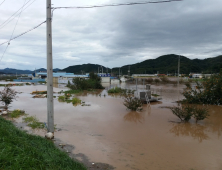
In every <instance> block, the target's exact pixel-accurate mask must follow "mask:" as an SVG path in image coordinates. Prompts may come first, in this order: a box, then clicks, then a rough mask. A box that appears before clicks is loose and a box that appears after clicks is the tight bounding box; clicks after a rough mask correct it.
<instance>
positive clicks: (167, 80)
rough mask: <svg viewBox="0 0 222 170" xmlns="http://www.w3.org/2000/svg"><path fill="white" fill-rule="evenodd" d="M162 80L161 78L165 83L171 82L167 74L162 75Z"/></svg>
mask: <svg viewBox="0 0 222 170" xmlns="http://www.w3.org/2000/svg"><path fill="white" fill-rule="evenodd" d="M160 80H161V81H162V82H163V83H169V82H170V80H169V79H168V78H167V77H166V76H164V77H160Z"/></svg>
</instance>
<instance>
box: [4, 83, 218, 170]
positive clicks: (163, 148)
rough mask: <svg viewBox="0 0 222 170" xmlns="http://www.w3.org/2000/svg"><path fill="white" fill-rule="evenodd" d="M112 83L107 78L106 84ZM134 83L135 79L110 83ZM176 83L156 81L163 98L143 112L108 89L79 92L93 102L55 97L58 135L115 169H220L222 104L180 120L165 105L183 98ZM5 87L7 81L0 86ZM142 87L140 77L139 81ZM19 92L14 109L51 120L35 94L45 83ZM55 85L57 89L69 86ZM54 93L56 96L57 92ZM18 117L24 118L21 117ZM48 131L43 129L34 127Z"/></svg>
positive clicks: (43, 101)
mask: <svg viewBox="0 0 222 170" xmlns="http://www.w3.org/2000/svg"><path fill="white" fill-rule="evenodd" d="M104 86H105V87H106V88H107V89H108V88H111V87H110V85H109V84H104ZM111 86H112V87H113V86H121V87H123V88H128V89H136V85H135V84H130V83H122V84H120V85H119V84H112V85H111ZM184 87H185V86H183V85H181V86H180V87H179V88H178V87H177V86H174V85H152V86H151V90H152V91H153V93H155V94H159V95H160V97H162V101H161V102H154V103H151V106H148V105H146V104H144V105H143V111H142V112H132V111H129V110H126V107H125V106H124V105H123V98H122V97H121V96H119V95H108V94H107V90H106V89H105V90H102V91H97V92H86V93H83V94H80V95H78V97H79V98H80V99H81V100H82V101H84V102H85V103H87V104H90V106H81V105H78V106H73V105H72V104H71V103H66V102H59V101H58V99H57V98H54V117H55V124H56V128H57V129H60V130H59V131H56V132H55V138H58V139H60V140H61V141H62V142H64V143H66V144H69V145H73V146H74V147H75V149H74V150H73V153H74V154H78V153H81V154H84V155H86V156H87V157H88V158H89V160H90V161H91V162H101V163H107V164H110V165H112V166H113V167H115V169H117V170H131V169H132V170H149V169H152V170H209V169H210V170H221V169H222V145H221V143H222V136H221V131H222V107H220V106H208V109H209V113H210V117H209V118H208V119H205V120H204V121H200V122H198V123H197V124H196V123H195V121H194V120H191V121H190V122H189V123H180V121H179V119H178V118H177V117H176V116H174V115H173V114H172V112H171V111H170V110H169V109H167V108H166V107H167V106H176V105H177V103H176V101H177V100H180V99H182V98H183V96H182V95H181V92H182V91H183V88H184ZM1 88H3V87H1ZM137 88H138V89H143V88H144V85H143V84H142V83H141V84H139V85H138V86H137ZM13 89H16V91H18V92H22V93H20V94H18V96H19V97H18V98H17V100H16V101H14V102H13V103H12V104H11V106H12V107H11V108H10V109H24V110H25V111H26V112H27V113H28V114H29V115H31V116H34V115H35V116H36V117H37V118H38V119H39V120H40V121H41V122H47V108H46V107H47V105H46V102H47V99H46V98H32V95H31V94H30V93H31V92H32V91H36V90H46V86H45V85H35V86H34V85H31V86H15V87H13ZM65 89H66V88H65V87H64V86H62V85H57V86H56V87H55V88H54V92H59V91H61V90H65ZM58 95H59V94H58V93H55V96H58ZM17 121H21V119H18V120H17ZM34 133H36V134H40V135H44V133H45V132H44V131H34Z"/></svg>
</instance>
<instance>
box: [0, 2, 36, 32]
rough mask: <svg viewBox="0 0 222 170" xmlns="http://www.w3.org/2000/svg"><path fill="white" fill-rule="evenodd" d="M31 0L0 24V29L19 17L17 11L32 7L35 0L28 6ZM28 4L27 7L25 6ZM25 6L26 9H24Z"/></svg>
mask: <svg viewBox="0 0 222 170" xmlns="http://www.w3.org/2000/svg"><path fill="white" fill-rule="evenodd" d="M30 1H31V0H29V1H28V2H27V3H25V4H24V5H23V6H22V7H21V8H20V9H18V10H17V11H16V12H15V13H14V14H12V15H11V16H10V17H9V18H8V19H7V20H6V21H4V22H3V23H2V24H0V29H2V28H3V27H5V26H6V25H7V24H8V23H10V22H11V21H12V20H13V19H14V18H15V17H16V16H18V15H19V11H20V10H22V11H20V12H23V11H24V10H25V9H27V8H28V7H29V6H30V5H32V4H33V3H34V2H35V1H36V0H34V1H32V2H31V3H30V4H28V3H29V2H30ZM27 4H28V6H26V5H27ZM24 6H26V8H24Z"/></svg>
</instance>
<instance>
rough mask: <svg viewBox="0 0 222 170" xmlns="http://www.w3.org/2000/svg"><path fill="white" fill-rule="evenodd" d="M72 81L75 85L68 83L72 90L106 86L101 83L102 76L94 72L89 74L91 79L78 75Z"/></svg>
mask: <svg viewBox="0 0 222 170" xmlns="http://www.w3.org/2000/svg"><path fill="white" fill-rule="evenodd" d="M72 81H73V85H71V84H70V83H69V84H68V85H67V86H68V87H69V88H71V89H72V90H74V89H78V90H87V89H104V87H103V86H102V85H101V78H100V77H99V76H97V75H96V74H94V73H90V74H89V79H83V78H78V77H77V78H74V79H73V80H72Z"/></svg>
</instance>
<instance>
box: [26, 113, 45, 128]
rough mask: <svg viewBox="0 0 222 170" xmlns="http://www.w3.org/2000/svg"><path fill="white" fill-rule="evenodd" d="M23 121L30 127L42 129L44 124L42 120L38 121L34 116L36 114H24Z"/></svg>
mask: <svg viewBox="0 0 222 170" xmlns="http://www.w3.org/2000/svg"><path fill="white" fill-rule="evenodd" d="M23 120H24V122H25V123H28V124H27V125H28V126H29V127H31V128H32V129H36V128H38V129H43V128H44V127H45V124H44V123H42V122H39V120H38V119H37V118H36V116H26V117H24V118H23Z"/></svg>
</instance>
